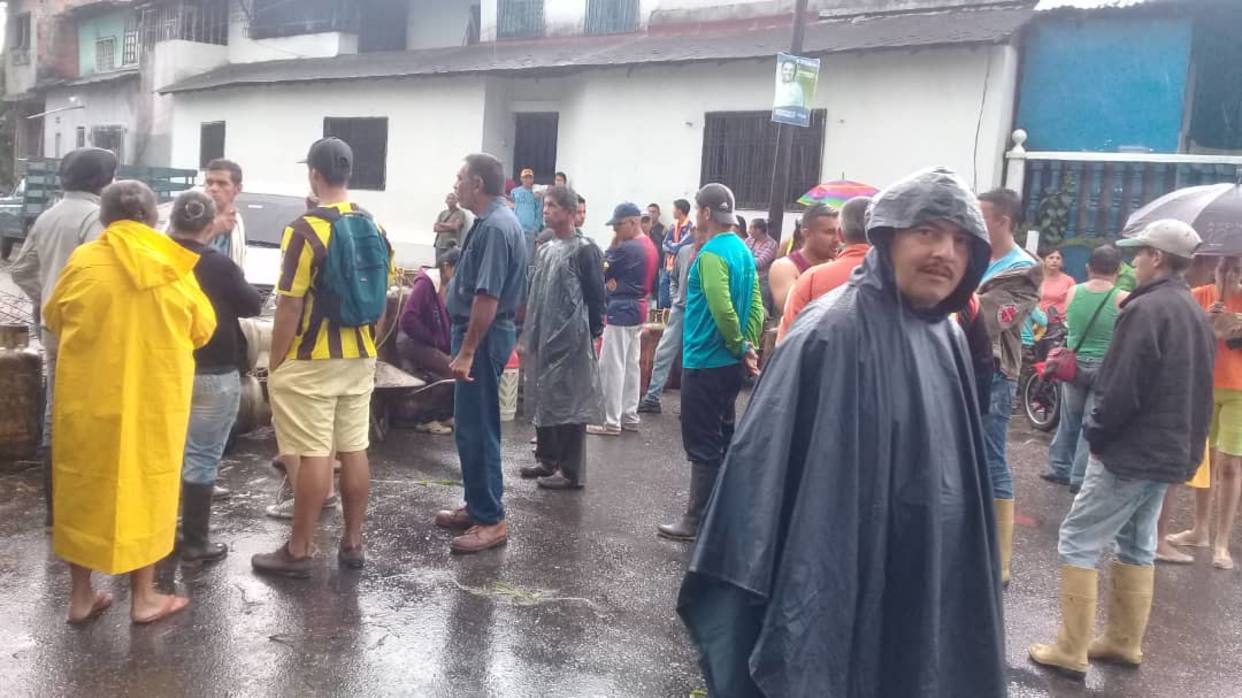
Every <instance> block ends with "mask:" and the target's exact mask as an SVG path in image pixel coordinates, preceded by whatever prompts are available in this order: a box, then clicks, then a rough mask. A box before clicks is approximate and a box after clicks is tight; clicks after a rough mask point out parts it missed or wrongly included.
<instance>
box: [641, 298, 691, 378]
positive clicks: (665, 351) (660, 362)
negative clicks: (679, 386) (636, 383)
mask: <svg viewBox="0 0 1242 698" xmlns="http://www.w3.org/2000/svg"><path fill="white" fill-rule="evenodd" d="M684 314H685V309H684V308H678V307H677V306H673V309H672V310H670V311H669V313H668V325H666V326H665V328H664V334H662V335H660V343H659V344H658V345H657V346H656V351H655V360H654V361H652V362H651V382H650V383H648V384H647V394H646V395H645V396H644V397H643V401H645V402H659V401H660V394H661V393H663V392H664V384H665V383H667V382H668V374H669V371H672V370H673V361H675V360H676V359H677V357H679V356H681V332H682V328H681V321H682V315H684Z"/></svg>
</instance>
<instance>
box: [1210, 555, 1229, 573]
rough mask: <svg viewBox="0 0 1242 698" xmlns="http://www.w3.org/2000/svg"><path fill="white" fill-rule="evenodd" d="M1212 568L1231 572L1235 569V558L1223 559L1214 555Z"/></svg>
mask: <svg viewBox="0 0 1242 698" xmlns="http://www.w3.org/2000/svg"><path fill="white" fill-rule="evenodd" d="M1212 566H1213V567H1215V568H1216V569H1218V570H1231V569H1233V558H1232V557H1221V556H1219V555H1213V556H1212Z"/></svg>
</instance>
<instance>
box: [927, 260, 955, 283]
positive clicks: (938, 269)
mask: <svg viewBox="0 0 1242 698" xmlns="http://www.w3.org/2000/svg"><path fill="white" fill-rule="evenodd" d="M919 271H920V272H922V273H924V274H930V275H931V276H941V277H944V278H946V279H952V278H953V267H952V266H951V265H948V264H945V263H943V262H928V263H927V264H921V265H919Z"/></svg>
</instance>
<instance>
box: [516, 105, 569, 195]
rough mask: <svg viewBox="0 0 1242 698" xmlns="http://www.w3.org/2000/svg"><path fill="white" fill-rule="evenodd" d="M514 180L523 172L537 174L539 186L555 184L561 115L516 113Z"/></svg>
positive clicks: (551, 113)
mask: <svg viewBox="0 0 1242 698" xmlns="http://www.w3.org/2000/svg"><path fill="white" fill-rule="evenodd" d="M514 119H515V128H514V135H513V179H514V181H517V179H518V175H520V174H521V173H522V170H524V169H526V168H528V167H529V168H530V169H532V170H534V171H535V183H536V184H551V183H552V178H553V175H555V174H556V134H557V125H558V123H559V120H560V114H559V113H557V112H554V111H553V112H528V113H523V114H514Z"/></svg>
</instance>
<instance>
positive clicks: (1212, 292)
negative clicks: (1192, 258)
mask: <svg viewBox="0 0 1242 698" xmlns="http://www.w3.org/2000/svg"><path fill="white" fill-rule="evenodd" d="M1191 293H1193V294H1194V296H1195V300H1196V301H1197V302H1198V303H1199V305H1201V306H1203V309H1204V310H1207V309H1208V308H1210V307H1212V304H1214V303H1215V302H1216V299H1217V297H1218V296H1217V293H1216V284H1210V285H1208V286H1200V287H1199V288H1196V289H1194V290H1193V291H1191ZM1225 310H1228V311H1230V312H1234V313H1242V295H1238V294H1234V295H1231V296H1230V297H1229V300H1228V302H1226V303H1225ZM1212 385H1213V387H1216V388H1224V389H1226V390H1242V351H1238V350H1237V349H1229V348H1227V347H1226V346H1225V343H1224V342H1217V343H1216V371H1215V373H1214V374H1213V377H1212Z"/></svg>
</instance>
